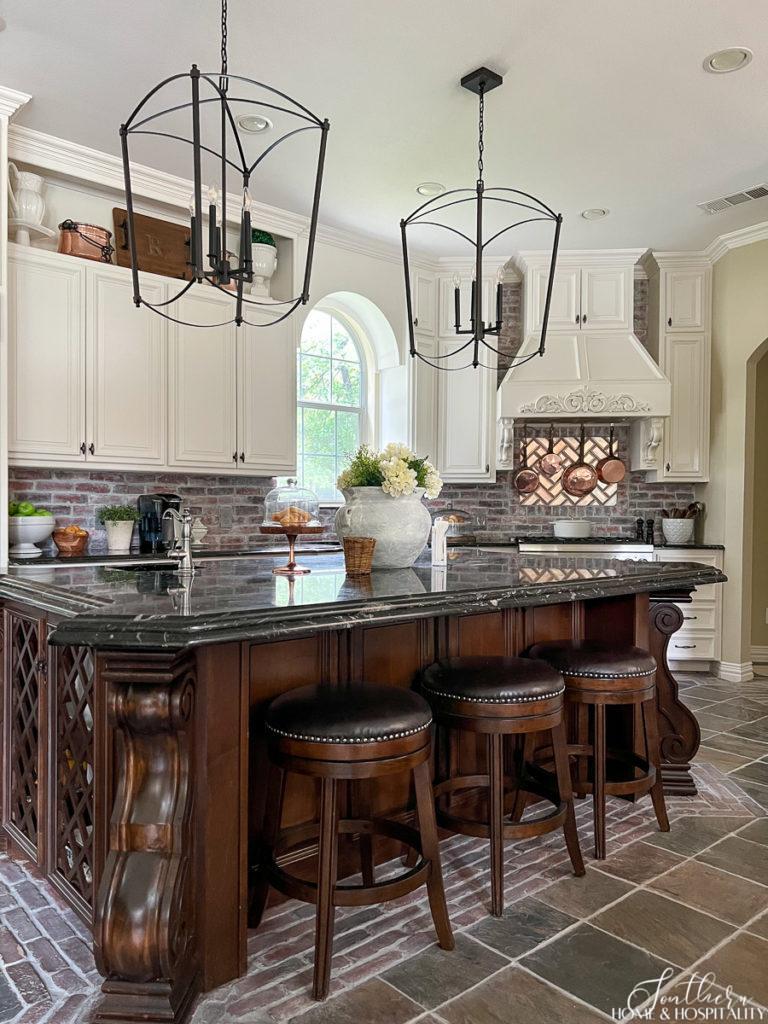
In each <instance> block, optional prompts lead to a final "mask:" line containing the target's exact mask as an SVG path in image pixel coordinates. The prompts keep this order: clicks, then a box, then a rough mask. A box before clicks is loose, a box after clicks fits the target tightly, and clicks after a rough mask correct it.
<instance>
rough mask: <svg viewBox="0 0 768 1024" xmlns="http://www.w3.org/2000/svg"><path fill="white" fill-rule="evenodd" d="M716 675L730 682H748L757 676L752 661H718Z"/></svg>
mask: <svg viewBox="0 0 768 1024" xmlns="http://www.w3.org/2000/svg"><path fill="white" fill-rule="evenodd" d="M715 675H716V676H717V678H718V679H724V680H725V681H726V682H728V683H748V682H749V681H750V679H754V678H755V674H754V672H753V671H752V662H751V661H718V662H716V663H715Z"/></svg>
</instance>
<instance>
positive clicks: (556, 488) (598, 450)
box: [520, 437, 618, 507]
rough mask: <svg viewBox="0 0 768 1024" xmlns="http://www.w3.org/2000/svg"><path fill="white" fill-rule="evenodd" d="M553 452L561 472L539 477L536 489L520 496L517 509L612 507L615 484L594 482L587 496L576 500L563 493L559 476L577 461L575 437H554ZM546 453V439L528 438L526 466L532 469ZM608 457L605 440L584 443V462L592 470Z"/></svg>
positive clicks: (596, 439) (615, 491)
mask: <svg viewBox="0 0 768 1024" xmlns="http://www.w3.org/2000/svg"><path fill="white" fill-rule="evenodd" d="M553 447H554V452H555V454H556V455H561V456H562V457H563V468H562V469H561V470H560V471H559V472H558V473H556V474H555V476H553V477H548V476H545V475H544V474H543V473H540V474H539V485H538V487H537V488H536V490H535V491H533V492H532V493H531V494H521V495H520V504H521V505H549V506H565V507H567V506H569V505H572V506H585V505H602V506H610V505H615V504H616V495H617V493H618V485H617V484H604V483H601V482H598V484H597V486H596V487H595V489H594V491H592V493H591V494H586V495H584V496H583V497H581V498H576V497H574V496H573V495H571V494H568V492H567V491H566V490H564V489H563V473H564V472H565V470H566V469H567V468H568V466H571V465H573V463H574V462H578V461H579V439H578V438H577V437H557V438H555V441H554V446H553ZM548 451H549V439H548V438H546V437H531V438H529V439H528V465H529V466H531V468H532V469H536V463H537V462H538V460H539V459H540V458H541V456H542V455H546V453H547V452H548ZM606 455H608V438H606V437H587V438H586V439H585V441H584V461H585V462H586V463H587V465H590V466H596V465H597V464H598V462H599V461H600V459H603V458H605V456H606Z"/></svg>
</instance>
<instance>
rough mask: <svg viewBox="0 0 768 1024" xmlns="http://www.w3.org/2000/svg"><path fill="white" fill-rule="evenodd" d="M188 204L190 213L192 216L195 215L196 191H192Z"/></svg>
mask: <svg viewBox="0 0 768 1024" xmlns="http://www.w3.org/2000/svg"><path fill="white" fill-rule="evenodd" d="M188 206H189V212H190V215H191V216H192V217H194V216H195V193H194V192H193V193H192V195H191V196H190V197H189V203H188Z"/></svg>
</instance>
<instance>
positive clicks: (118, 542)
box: [104, 519, 133, 555]
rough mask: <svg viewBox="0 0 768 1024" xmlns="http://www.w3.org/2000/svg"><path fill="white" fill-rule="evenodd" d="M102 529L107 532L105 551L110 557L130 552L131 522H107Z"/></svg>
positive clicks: (130, 520)
mask: <svg viewBox="0 0 768 1024" xmlns="http://www.w3.org/2000/svg"><path fill="white" fill-rule="evenodd" d="M104 528H105V530H106V531H107V551H108V552H109V553H110V555H127V554H128V553H129V552H130V550H131V538H132V537H133V520H132V519H123V520H108V521H107V522H106V523H104Z"/></svg>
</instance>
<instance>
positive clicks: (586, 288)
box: [581, 267, 634, 331]
mask: <svg viewBox="0 0 768 1024" xmlns="http://www.w3.org/2000/svg"><path fill="white" fill-rule="evenodd" d="M633 298H634V279H633V271H632V268H631V267H626V268H618V269H617V268H609V269H604V268H602V267H585V268H584V269H583V270H582V272H581V327H582V329H583V330H586V331H596V330H601V329H605V330H611V331H616V330H624V329H626V330H631V329H632V317H633Z"/></svg>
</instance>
